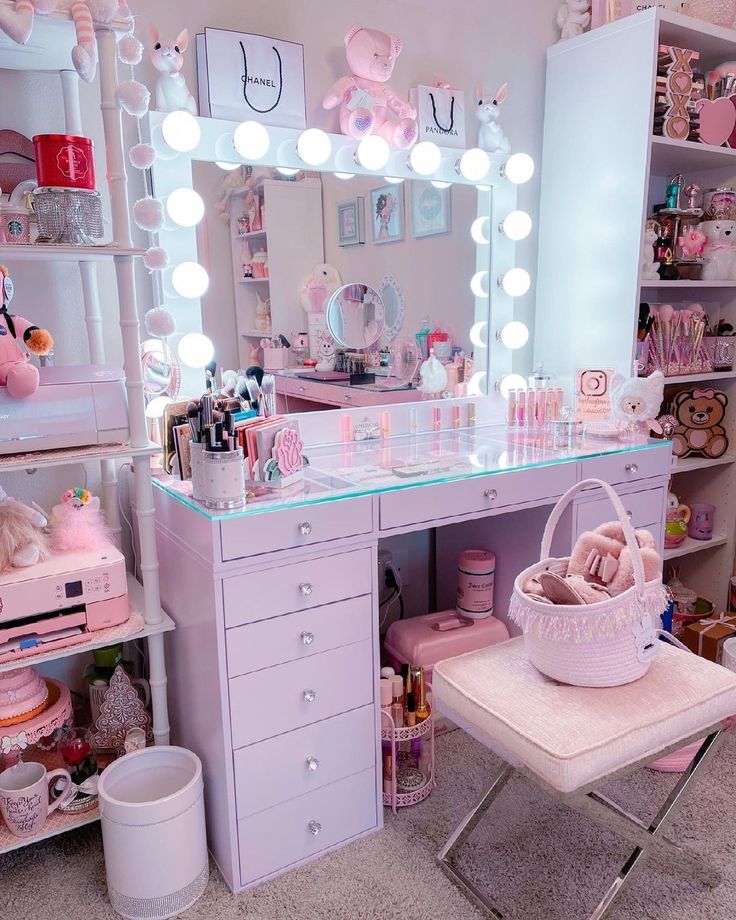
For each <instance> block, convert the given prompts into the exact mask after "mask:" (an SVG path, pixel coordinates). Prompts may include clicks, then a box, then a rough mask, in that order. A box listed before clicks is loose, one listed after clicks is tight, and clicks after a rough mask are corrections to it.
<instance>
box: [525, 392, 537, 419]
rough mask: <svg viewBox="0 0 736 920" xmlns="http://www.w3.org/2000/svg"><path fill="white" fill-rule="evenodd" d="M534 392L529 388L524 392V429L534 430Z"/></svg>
mask: <svg viewBox="0 0 736 920" xmlns="http://www.w3.org/2000/svg"><path fill="white" fill-rule="evenodd" d="M534 393H535V391H534V390H533V389H532V388H531V387H530V388H529V389H528V390H527V391H526V427H527V428H530V429H531V428H534V425H535V407H536V402H535V399H534Z"/></svg>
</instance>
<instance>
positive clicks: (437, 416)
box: [432, 409, 442, 431]
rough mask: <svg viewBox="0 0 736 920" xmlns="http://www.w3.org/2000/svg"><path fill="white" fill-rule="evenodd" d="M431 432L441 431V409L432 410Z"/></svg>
mask: <svg viewBox="0 0 736 920" xmlns="http://www.w3.org/2000/svg"><path fill="white" fill-rule="evenodd" d="M432 430H433V431H441V430H442V409H432Z"/></svg>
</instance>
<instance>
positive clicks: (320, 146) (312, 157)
mask: <svg viewBox="0 0 736 920" xmlns="http://www.w3.org/2000/svg"><path fill="white" fill-rule="evenodd" d="M296 152H297V153H298V154H299V156H300V158H301V159H302V160H304V162H305V163H307V164H308V165H309V166H321V165H322V164H323V163H326V162H327V160H329V158H330V154H331V153H332V141H331V140H330V137H329V135H328V134H325V132H324V131H323V130H322V129H321V128H307V130H306V131H302V133H301V134H300V135H299V140H298V141H297V142H296Z"/></svg>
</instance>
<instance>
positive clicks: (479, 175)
mask: <svg viewBox="0 0 736 920" xmlns="http://www.w3.org/2000/svg"><path fill="white" fill-rule="evenodd" d="M490 168H491V158H490V157H489V156H488V154H487V153H486V152H485V150H481V149H480V147H471V149H470V150H466V151H465V153H464V154H463V155H462V156H461V157H460V160H459V162H458V164H457V170H458V172H459V173H460V175H461V176H463V178H465V179H467V180H468V181H469V182H480V180H481V179H485V177H486V175H487V174H488V170H489V169H490Z"/></svg>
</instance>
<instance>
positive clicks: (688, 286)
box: [639, 163, 736, 291]
mask: <svg viewBox="0 0 736 920" xmlns="http://www.w3.org/2000/svg"><path fill="white" fill-rule="evenodd" d="M734 166H736V163H734ZM639 287H640V288H641V289H642V290H647V289H649V288H658V289H661V288H670V289H672V290H676V289H678V288H680V289H681V290H691V291H692V290H696V291H697V290H701V289H705V288H715V289H718V288H721V289H727V288H736V281H645V280H641V281H640V282H639Z"/></svg>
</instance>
